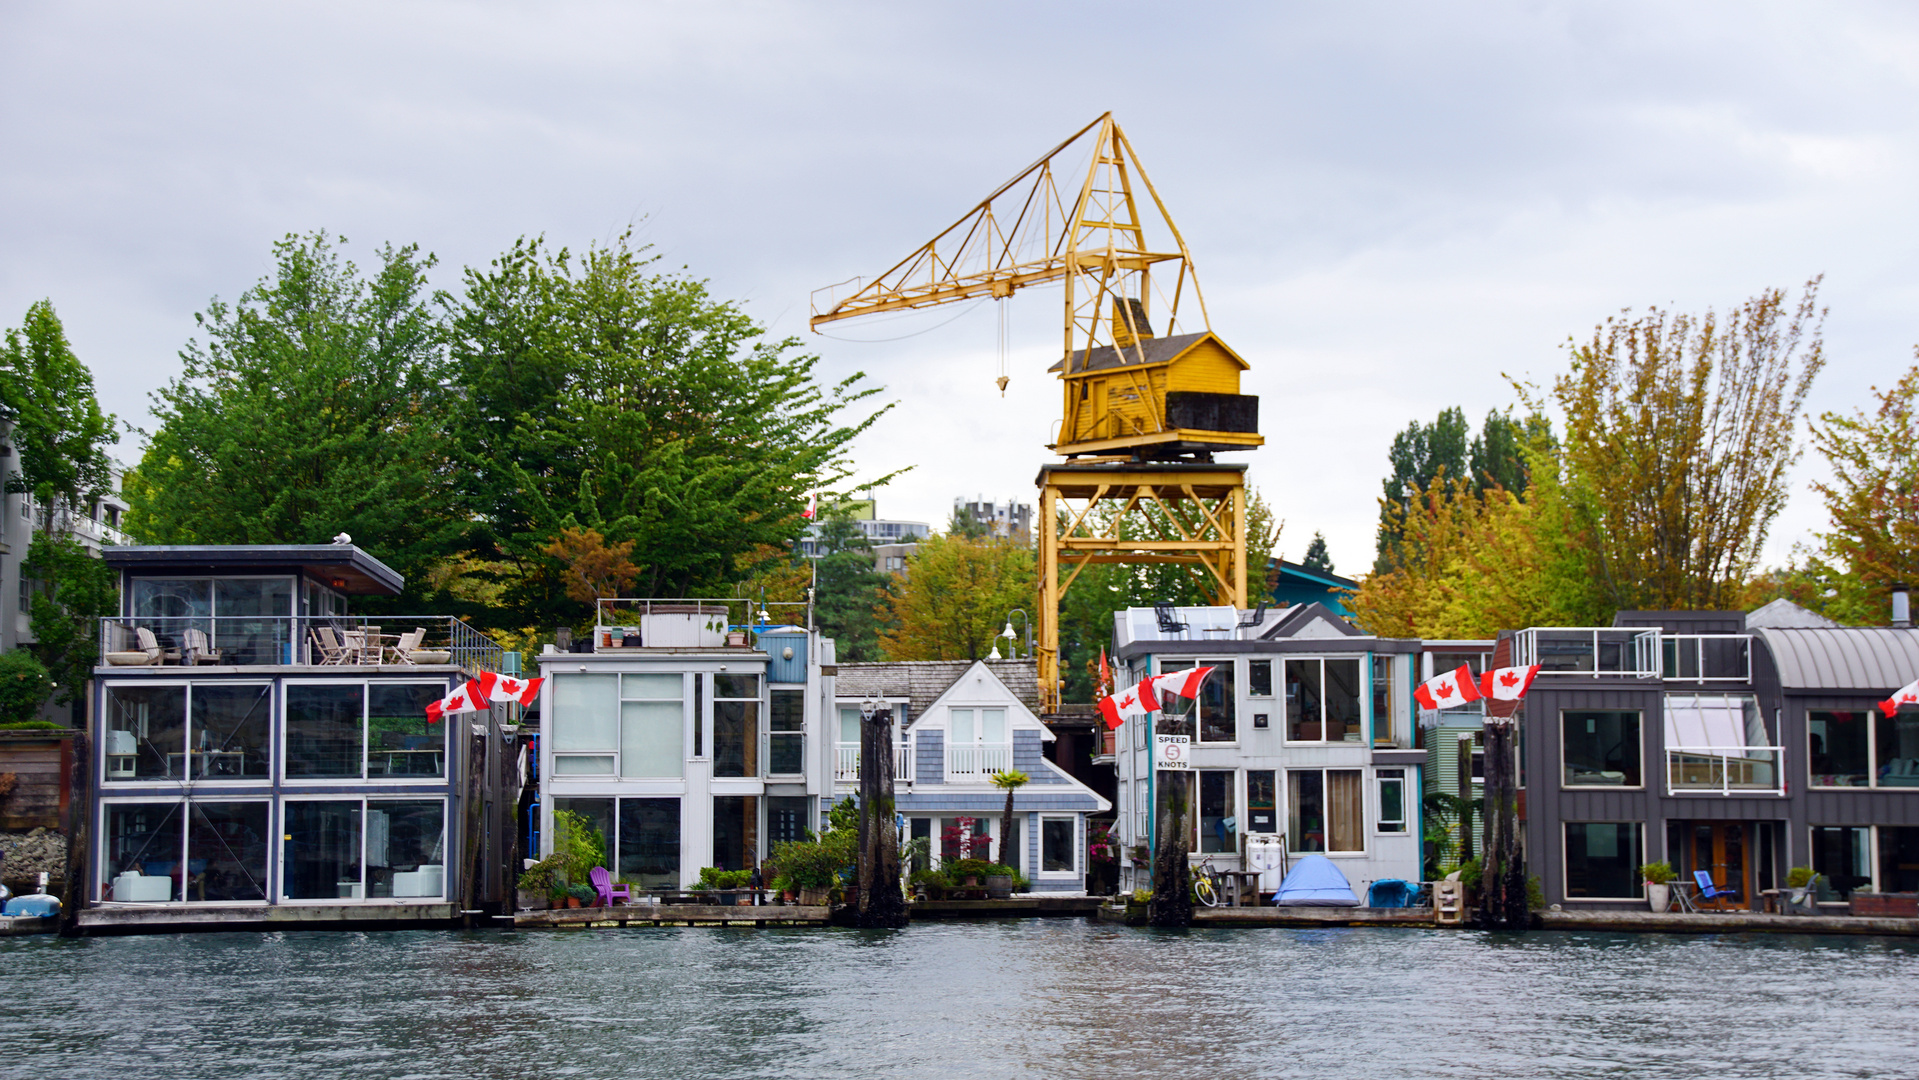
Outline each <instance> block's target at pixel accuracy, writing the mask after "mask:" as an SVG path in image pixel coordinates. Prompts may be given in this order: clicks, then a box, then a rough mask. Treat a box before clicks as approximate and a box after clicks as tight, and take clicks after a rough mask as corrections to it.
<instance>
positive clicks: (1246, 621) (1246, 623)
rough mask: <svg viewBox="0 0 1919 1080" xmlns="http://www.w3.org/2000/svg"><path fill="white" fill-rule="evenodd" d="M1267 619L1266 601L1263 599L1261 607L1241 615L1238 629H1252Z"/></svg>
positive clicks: (1260, 603)
mask: <svg viewBox="0 0 1919 1080" xmlns="http://www.w3.org/2000/svg"><path fill="white" fill-rule="evenodd" d="M1265 621H1266V601H1264V600H1261V601H1260V602H1259V607H1257V608H1255V609H1254V610H1252V611H1249V612H1247V613H1245V614H1244V615H1242V616H1240V619H1239V626H1238V629H1240V630H1250V629H1252V628H1253V627H1255V626H1258V625H1259V624H1260V623H1263V622H1265Z"/></svg>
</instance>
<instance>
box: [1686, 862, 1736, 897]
mask: <svg viewBox="0 0 1919 1080" xmlns="http://www.w3.org/2000/svg"><path fill="white" fill-rule="evenodd" d="M1692 879H1693V881H1695V882H1697V883H1698V884H1699V899H1701V900H1719V899H1722V898H1723V899H1728V900H1735V901H1736V900H1738V899H1739V890H1737V889H1722V888H1719V887H1718V886H1717V885H1714V884H1713V883H1712V871H1710V870H1694V871H1693V872H1692Z"/></svg>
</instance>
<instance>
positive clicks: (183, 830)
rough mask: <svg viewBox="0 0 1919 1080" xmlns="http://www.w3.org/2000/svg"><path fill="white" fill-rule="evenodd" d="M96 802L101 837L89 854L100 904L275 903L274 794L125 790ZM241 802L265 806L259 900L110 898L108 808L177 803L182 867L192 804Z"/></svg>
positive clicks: (189, 851) (251, 905)
mask: <svg viewBox="0 0 1919 1080" xmlns="http://www.w3.org/2000/svg"><path fill="white" fill-rule="evenodd" d="M98 802H99V811H98V813H97V815H96V820H95V822H94V827H95V828H96V829H97V830H98V831H97V832H96V833H95V834H94V835H95V836H98V837H99V838H100V842H99V843H98V844H97V845H96V848H97V851H96V853H95V854H94V856H93V857H92V861H93V863H94V865H95V873H96V874H97V878H96V880H97V881H99V883H100V885H99V888H100V890H101V895H102V896H103V897H104V899H103V900H101V904H102V905H111V906H115V907H122V908H160V907H165V908H185V907H222V908H261V907H266V906H268V905H269V904H272V903H273V902H274V896H275V893H276V891H277V890H278V888H279V874H278V873H277V870H278V864H277V862H276V861H275V859H276V857H277V854H278V851H279V846H280V843H281V841H280V839H279V833H280V829H279V825H280V821H279V817H278V809H279V808H278V805H277V804H278V802H279V800H277V799H275V798H274V797H273V796H271V795H268V794H266V793H264V792H262V793H256V794H240V793H238V792H226V793H222V794H219V795H215V796H213V797H211V798H204V799H203V798H197V797H195V796H194V795H192V794H189V793H185V792H182V793H179V794H172V795H165V794H149V795H140V794H136V793H133V792H127V793H124V794H116V795H111V796H102V797H101V798H100V799H99V800H98ZM244 803H255V804H264V805H265V806H266V808H267V836H265V837H263V838H262V839H263V841H264V843H265V844H266V867H265V871H266V880H265V881H264V882H263V883H262V886H261V889H260V892H261V898H260V899H258V900H173V899H168V900H162V901H153V902H150V903H148V902H140V903H136V902H132V901H128V902H125V903H120V902H117V901H115V900H114V899H113V874H112V872H111V870H110V868H109V867H110V862H111V859H112V851H111V845H110V843H109V839H108V833H107V816H108V812H109V808H111V807H115V806H177V807H179V808H180V812H181V815H182V816H181V819H180V860H181V865H182V866H185V865H186V863H187V862H188V861H189V859H190V856H191V854H192V849H191V844H192V840H193V820H192V816H191V815H192V813H193V807H194V805H195V804H228V805H233V804H244Z"/></svg>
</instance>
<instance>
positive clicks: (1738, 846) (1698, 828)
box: [1686, 821, 1752, 911]
mask: <svg viewBox="0 0 1919 1080" xmlns="http://www.w3.org/2000/svg"><path fill="white" fill-rule="evenodd" d="M1750 835H1751V829H1749V828H1748V827H1747V826H1746V824H1745V823H1744V822H1739V821H1725V822H1718V823H1715V824H1711V825H1708V824H1704V823H1699V824H1695V825H1694V826H1693V827H1692V850H1691V851H1690V852H1688V854H1689V855H1690V856H1691V857H1690V858H1689V859H1688V860H1687V863H1688V866H1687V869H1688V871H1689V872H1690V871H1692V870H1710V871H1712V881H1713V884H1714V885H1717V886H1718V887H1719V888H1721V889H1725V890H1727V891H1728V892H1732V893H1736V894H1737V896H1736V897H1734V896H1726V897H1720V898H1717V899H1713V900H1707V899H1705V898H1704V897H1699V898H1698V903H1699V907H1700V908H1701V910H1717V911H1733V910H1744V909H1745V908H1746V907H1747V904H1748V901H1749V900H1750V899H1751V897H1752V881H1751V877H1752V874H1751V870H1750V867H1751V864H1752V860H1751V857H1750V854H1749V852H1748V850H1747V849H1748V843H1747V838H1748V837H1749V836H1750ZM1686 884H1687V885H1688V886H1691V885H1693V882H1692V881H1690V880H1689V881H1687V882H1686Z"/></svg>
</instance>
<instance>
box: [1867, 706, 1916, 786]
mask: <svg viewBox="0 0 1919 1080" xmlns="http://www.w3.org/2000/svg"><path fill="white" fill-rule="evenodd" d="M1873 722H1874V724H1876V725H1877V726H1878V728H1879V738H1878V740H1877V744H1876V746H1875V749H1876V750H1877V751H1878V753H1879V759H1878V768H1877V770H1876V771H1875V772H1874V774H1873V775H1874V776H1876V777H1877V778H1878V785H1879V786H1880V787H1919V711H1915V710H1912V709H1900V710H1899V711H1898V712H1896V713H1894V714H1893V715H1891V716H1886V715H1884V714H1883V713H1882V714H1878V715H1876V716H1875V717H1874V720H1873Z"/></svg>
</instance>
